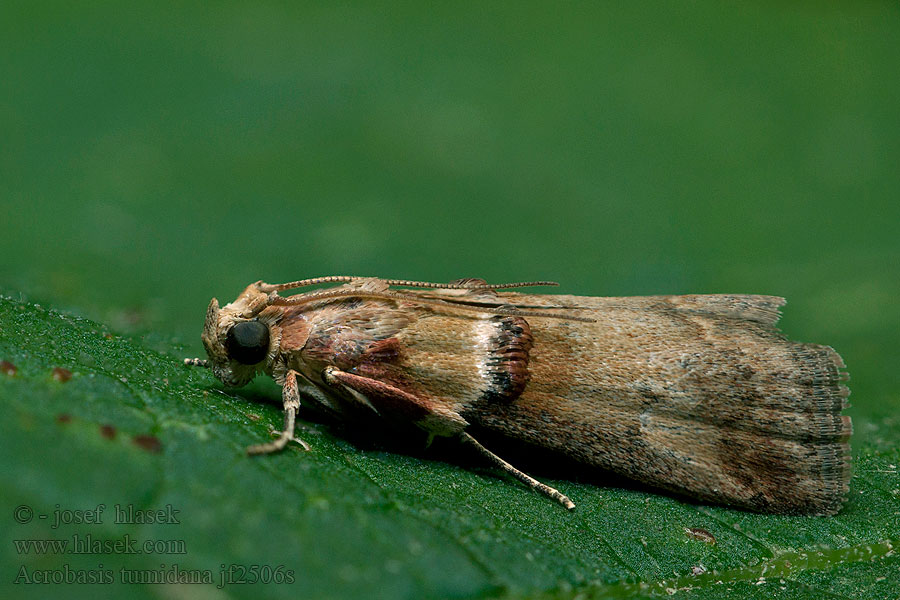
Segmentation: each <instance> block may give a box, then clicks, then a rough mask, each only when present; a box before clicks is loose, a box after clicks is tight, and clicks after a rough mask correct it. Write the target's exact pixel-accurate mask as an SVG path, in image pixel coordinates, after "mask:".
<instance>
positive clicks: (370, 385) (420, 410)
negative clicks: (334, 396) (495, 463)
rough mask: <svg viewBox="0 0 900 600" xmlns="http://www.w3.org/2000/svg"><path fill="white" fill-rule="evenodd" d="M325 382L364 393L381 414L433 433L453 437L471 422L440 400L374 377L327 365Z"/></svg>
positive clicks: (369, 403)
mask: <svg viewBox="0 0 900 600" xmlns="http://www.w3.org/2000/svg"><path fill="white" fill-rule="evenodd" d="M324 379H325V382H326V383H328V384H329V385H334V386H343V387H345V388H347V389H348V390H350V391H352V392H355V393H357V394H359V395H360V396H362V398H363V399H364V400H366V402H367V403H368V405H369V406H370V407H371V408H372V409H374V410H375V412H376V413H378V414H379V415H380V416H382V417H384V418H386V419H388V420H393V421H397V422H405V423H413V424H415V425H418V426H419V427H421V428H422V429H424V430H425V431H427V432H428V434H429V435H430V436H435V435H440V436H444V437H451V436H454V435H456V434H458V433H460V432H461V431H462V430H463V429H465V428H466V427H467V426H468V425H469V423H468V422H467V421H466V420H465V419H463V418H462V417H461V416H459V414H458V413H456V412H454V411H453V410H451V409H450V408H448V407H446V406H444V405H442V404H441V403H440V402H434V401H430V400H428V399H425V398H420V397H418V396H416V395H415V394H411V393H409V392H407V391H405V390H402V389H400V388H398V387H396V386H393V385H390V384H388V383H385V382H383V381H379V380H377V379H373V378H371V377H362V376H360V375H354V374H353V373H347V372H345V371H341V370H339V369H336V368H335V367H327V368H326V369H325V371H324Z"/></svg>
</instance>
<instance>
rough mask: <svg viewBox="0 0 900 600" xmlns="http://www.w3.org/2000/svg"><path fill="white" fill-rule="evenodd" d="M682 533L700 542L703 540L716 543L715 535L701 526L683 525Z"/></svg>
mask: <svg viewBox="0 0 900 600" xmlns="http://www.w3.org/2000/svg"><path fill="white" fill-rule="evenodd" d="M684 533H685V535H687V536H688V537H689V538H693V539H695V540H700V541H701V542H705V543H707V544H715V543H716V536H714V535H713V534H711V533H710V532H708V531H707V530H705V529H703V528H702V527H685V528H684Z"/></svg>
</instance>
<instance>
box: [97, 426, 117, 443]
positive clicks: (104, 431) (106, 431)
mask: <svg viewBox="0 0 900 600" xmlns="http://www.w3.org/2000/svg"><path fill="white" fill-rule="evenodd" d="M100 435H102V436H103V437H105V438H106V439H108V440H114V439H116V428H115V427H113V426H112V425H101V426H100Z"/></svg>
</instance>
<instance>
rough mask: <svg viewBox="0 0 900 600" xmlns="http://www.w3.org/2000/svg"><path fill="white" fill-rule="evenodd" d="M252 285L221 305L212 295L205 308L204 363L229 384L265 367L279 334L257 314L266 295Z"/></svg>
mask: <svg viewBox="0 0 900 600" xmlns="http://www.w3.org/2000/svg"><path fill="white" fill-rule="evenodd" d="M255 285H256V284H253V285H250V286H249V287H248V288H247V289H246V290H244V292H243V293H241V295H240V296H238V298H237V299H236V300H235V301H234V302H231V303H230V304H226V305H225V306H223V307H221V308H220V307H219V301H218V300H216V299H215V298H213V299H212V301H210V303H209V307H208V308H207V309H206V320H205V322H204V324H203V333H202V334H201V336H200V339H201V341H202V342H203V347H204V348H206V354H207V355H208V356H209V360H208V361H206V363H205V366H208V367H209V368H210V369H212V371H213V374H215V376H216V377H218V378H219V379H220V380H222V382H223V383H225V384H226V385H229V386H242V385H244V384H246V383H248V382H249V381H250V380H251V379H253V377H255V376H256V375H257V374H258V373H259V372H261V371H265V370H268V368H269V367H270V364H271V362H272V359H273V358H274V356H275V353H276V350H277V347H278V338H279V337H280V336H279V335H273V331H272V323H271V322H270V319H268V318H266V315H265V314H260V313H262V311H263V310H264V309H265V307H266V295H265V294H263V293H262V292H260V291H259V290H258V289H257V288H256V287H255ZM192 364H198V363H196V362H195V363H192Z"/></svg>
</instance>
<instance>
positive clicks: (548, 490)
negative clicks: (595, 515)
mask: <svg viewBox="0 0 900 600" xmlns="http://www.w3.org/2000/svg"><path fill="white" fill-rule="evenodd" d="M459 438H460V440H462V441H463V442H464V443H467V444H469V445H470V446H472V447H474V448H475V449H476V450H478V452H479V453H480V454H481V455H482V456H484V457H486V458H487V459H488V460H490V461H491V462H492V463H494V464H495V465H496V466H498V467H500V468H501V469H503V470H504V471H506V472H507V473H509V474H510V475H512V476H513V477H515V478H516V479H518V480H519V481H521V482H522V483H524V484H525V485H527V486H528V487H530V488H531V489H533V490H536V491H538V492H540V493H541V494H543V495H545V496H547V497H548V498H551V499H553V500H556V501H557V502H559V503H560V504H562V505H563V506H565V507H566V508H567V509H569V510H572V509H573V508H575V503H574V502H572V501H571V500H569V498H568V496H566V495H565V494H562V493H560V491H559V490H557V489H555V488H552V487H550V486H549V485H546V484H543V483H541V482H540V481H538V480H537V479H535V478H534V477H531V476H530V475H527V474H525V473H523V472H522V471H520V470H518V469H517V468H515V467H514V466H512V465H511V464H509V463H508V462H506V461H505V460H503V459H502V458H500V457H499V456H497V455H496V454H494V453H493V452H491V451H490V450H488V449H487V448H485V447H484V446H482V445H481V444H480V443H478V440H476V439H475V438H473V437H472V436H471V435H469V434H468V433H466V432H465V431H463V432H462V433H460V434H459Z"/></svg>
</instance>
